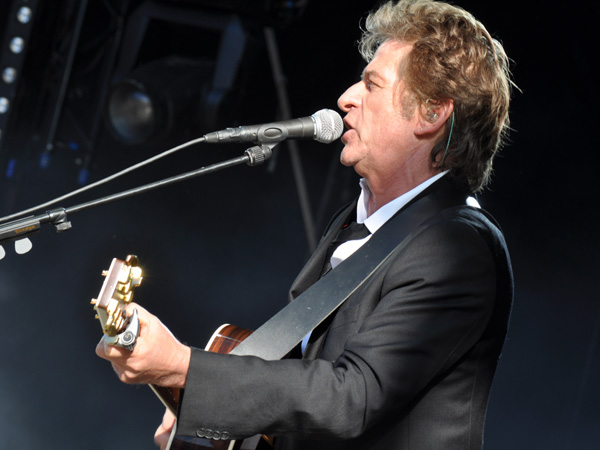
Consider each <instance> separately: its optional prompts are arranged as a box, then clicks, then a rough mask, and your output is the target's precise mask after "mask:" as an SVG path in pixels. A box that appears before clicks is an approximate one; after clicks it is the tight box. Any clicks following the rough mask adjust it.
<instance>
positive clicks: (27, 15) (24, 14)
mask: <svg viewBox="0 0 600 450" xmlns="http://www.w3.org/2000/svg"><path fill="white" fill-rule="evenodd" d="M31 15H32V11H31V8H29V7H28V6H21V7H20V8H19V10H18V11H17V20H18V21H19V22H21V23H22V24H26V23H29V22H30V21H31Z"/></svg>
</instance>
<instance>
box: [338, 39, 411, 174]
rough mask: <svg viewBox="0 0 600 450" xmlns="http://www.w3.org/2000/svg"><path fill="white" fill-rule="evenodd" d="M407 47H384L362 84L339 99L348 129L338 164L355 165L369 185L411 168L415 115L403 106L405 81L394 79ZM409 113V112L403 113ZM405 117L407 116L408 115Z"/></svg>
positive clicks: (390, 43)
mask: <svg viewBox="0 0 600 450" xmlns="http://www.w3.org/2000/svg"><path fill="white" fill-rule="evenodd" d="M410 49H411V46H410V45H409V44H405V43H403V42H399V41H386V42H385V43H383V44H382V45H381V46H380V47H379V49H378V50H377V53H376V54H375V57H374V58H373V60H372V61H371V62H370V63H369V65H368V66H367V67H366V68H365V70H364V72H363V76H362V80H361V81H359V82H358V83H356V84H354V85H353V86H351V87H350V88H348V90H347V91H346V92H344V94H342V96H341V97H340V98H339V100H338V106H339V107H340V109H341V110H342V111H344V112H346V113H347V114H346V116H345V118H344V123H345V125H346V127H347V128H348V131H346V133H344V135H343V136H342V142H343V143H344V144H345V147H344V150H343V151H342V155H341V158H340V159H341V162H342V164H344V165H346V166H354V169H355V170H356V172H357V173H358V174H359V175H361V176H363V177H365V178H366V179H367V180H368V181H369V183H370V184H372V183H374V182H377V183H384V185H385V183H388V182H390V181H391V180H392V179H393V178H395V177H397V176H399V175H400V176H401V173H402V171H406V170H408V169H409V168H410V166H411V161H410V159H411V157H412V155H413V151H412V150H413V149H414V147H415V145H416V144H417V140H416V137H415V135H414V132H413V130H414V127H415V124H416V116H417V114H413V113H412V112H411V110H410V108H407V107H405V108H403V107H402V105H403V102H404V104H405V105H406V102H407V100H406V99H403V96H405V97H406V96H408V94H405V88H404V83H403V81H402V80H401V79H399V76H398V68H399V64H400V63H401V61H402V60H403V58H405V57H406V55H407V53H408V52H409V51H410ZM407 109H408V113H407ZM409 116H410V117H409Z"/></svg>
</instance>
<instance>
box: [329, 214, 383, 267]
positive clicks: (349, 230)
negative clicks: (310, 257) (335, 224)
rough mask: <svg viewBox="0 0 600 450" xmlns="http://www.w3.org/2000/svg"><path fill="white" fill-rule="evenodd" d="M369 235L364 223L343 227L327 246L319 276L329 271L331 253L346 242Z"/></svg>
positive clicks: (354, 223)
mask: <svg viewBox="0 0 600 450" xmlns="http://www.w3.org/2000/svg"><path fill="white" fill-rule="evenodd" d="M369 234H371V232H370V231H369V229H368V228H367V227H366V226H365V224H364V223H357V222H350V224H348V225H344V226H343V228H342V229H341V230H340V231H338V234H337V236H336V237H335V239H334V240H333V241H331V244H329V248H328V249H327V256H326V257H325V264H324V265H323V271H322V272H321V276H323V275H325V274H326V273H327V272H329V271H330V270H331V255H333V252H335V250H336V249H337V248H338V247H339V246H340V245H342V244H343V243H344V242H347V241H354V240H359V239H363V238H366V237H367V236H368V235H369Z"/></svg>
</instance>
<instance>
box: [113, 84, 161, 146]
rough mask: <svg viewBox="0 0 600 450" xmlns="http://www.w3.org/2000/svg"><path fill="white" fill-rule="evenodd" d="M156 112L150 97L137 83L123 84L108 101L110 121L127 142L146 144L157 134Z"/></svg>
mask: <svg viewBox="0 0 600 450" xmlns="http://www.w3.org/2000/svg"><path fill="white" fill-rule="evenodd" d="M155 116H156V111H155V109H154V106H153V104H152V99H151V98H150V96H149V95H148V94H147V93H146V92H145V91H144V90H143V89H141V88H140V87H139V86H137V85H136V84H135V83H127V82H126V83H122V84H120V85H118V86H117V87H116V88H115V89H114V90H113V91H112V93H111V95H110V97H109V99H108V120H109V122H110V125H111V127H112V130H113V132H114V133H116V135H117V137H118V138H119V139H121V140H123V141H125V142H128V143H131V144H137V143H141V142H144V141H145V140H146V139H148V138H149V137H150V136H151V135H152V133H154V132H155V122H156V117H155Z"/></svg>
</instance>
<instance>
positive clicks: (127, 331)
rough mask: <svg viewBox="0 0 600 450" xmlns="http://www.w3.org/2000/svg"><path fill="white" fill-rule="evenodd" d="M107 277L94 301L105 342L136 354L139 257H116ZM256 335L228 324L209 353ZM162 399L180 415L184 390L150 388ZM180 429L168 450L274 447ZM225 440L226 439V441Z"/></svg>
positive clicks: (265, 441)
mask: <svg viewBox="0 0 600 450" xmlns="http://www.w3.org/2000/svg"><path fill="white" fill-rule="evenodd" d="M102 275H103V276H104V277H105V279H104V283H103V284H102V288H101V289H100V293H99V294H98V298H95V299H92V302H91V303H92V305H94V309H95V310H96V318H97V319H98V320H99V321H100V324H101V326H102V332H103V333H104V339H105V340H106V341H107V342H108V343H109V344H111V345H118V346H121V347H125V348H128V349H129V350H131V351H133V350H134V348H135V341H136V339H137V337H138V335H139V328H140V324H139V320H138V318H137V313H135V312H134V314H133V315H131V316H127V313H126V311H125V308H126V306H127V305H128V304H129V303H131V301H132V300H133V291H134V289H135V288H137V287H139V286H140V285H141V282H142V278H143V277H142V269H141V268H140V267H139V261H138V258H137V257H136V256H134V255H129V256H127V259H126V260H125V261H123V260H120V259H117V258H114V259H113V260H112V263H111V265H110V268H109V269H108V270H105V271H103V272H102ZM251 333H252V332H251V331H250V330H247V329H245V328H240V327H237V326H235V325H229V324H225V325H222V326H221V327H219V328H218V329H217V330H216V331H215V332H214V333H213V335H212V337H211V338H210V340H209V342H208V344H207V345H206V348H205V349H206V350H207V351H210V352H213V353H222V354H226V353H229V352H231V351H232V350H233V349H234V348H235V347H237V345H238V344H239V343H240V342H242V341H243V340H244V339H246V338H247V337H248V336H249V335H250V334H251ZM149 386H150V388H151V389H152V391H154V393H155V394H156V396H157V397H158V398H159V400H160V401H161V402H162V403H163V404H164V405H165V406H166V407H167V408H168V409H169V410H170V411H171V412H172V413H173V414H174V415H175V416H177V410H178V404H179V396H180V390H179V389H177V388H170V387H165V386H157V385H149ZM176 428H177V426H176V425H175V426H174V427H173V432H172V433H171V437H170V440H169V444H168V446H167V449H168V450H201V449H213V450H268V449H271V448H272V446H273V440H272V438H271V437H269V436H265V435H257V436H253V437H251V438H247V439H244V440H241V441H240V440H228V439H227V436H223V435H219V436H206V437H202V438H200V437H192V436H182V435H178V434H177V430H176ZM217 437H218V438H219V439H216V438H217ZM224 438H225V439H224Z"/></svg>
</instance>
